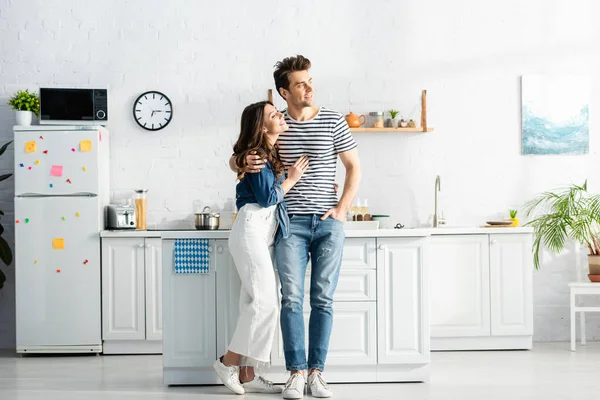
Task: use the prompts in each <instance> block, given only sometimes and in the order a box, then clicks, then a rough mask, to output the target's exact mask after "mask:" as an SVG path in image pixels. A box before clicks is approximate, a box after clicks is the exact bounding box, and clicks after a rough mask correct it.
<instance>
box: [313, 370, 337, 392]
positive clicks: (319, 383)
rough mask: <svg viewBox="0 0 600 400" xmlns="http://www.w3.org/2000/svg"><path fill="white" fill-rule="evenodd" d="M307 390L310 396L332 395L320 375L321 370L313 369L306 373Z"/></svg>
mask: <svg viewBox="0 0 600 400" xmlns="http://www.w3.org/2000/svg"><path fill="white" fill-rule="evenodd" d="M308 390H309V391H310V394H311V395H312V397H331V396H332V395H333V393H331V390H330V389H329V386H328V385H327V382H325V380H324V379H323V377H322V376H321V371H314V372H313V373H311V374H310V375H308Z"/></svg>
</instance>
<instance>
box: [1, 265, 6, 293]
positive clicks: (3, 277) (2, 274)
mask: <svg viewBox="0 0 600 400" xmlns="http://www.w3.org/2000/svg"><path fill="white" fill-rule="evenodd" d="M4 282H6V275H4V272H2V270H1V269H0V289H2V288H3V287H4Z"/></svg>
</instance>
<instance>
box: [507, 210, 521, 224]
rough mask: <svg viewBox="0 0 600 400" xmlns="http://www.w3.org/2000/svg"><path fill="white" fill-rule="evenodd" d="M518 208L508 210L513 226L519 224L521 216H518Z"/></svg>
mask: <svg viewBox="0 0 600 400" xmlns="http://www.w3.org/2000/svg"><path fill="white" fill-rule="evenodd" d="M517 212H518V211H517V210H508V214H509V215H510V220H511V221H512V222H513V223H512V225H511V226H519V218H517Z"/></svg>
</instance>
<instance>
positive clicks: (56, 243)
mask: <svg viewBox="0 0 600 400" xmlns="http://www.w3.org/2000/svg"><path fill="white" fill-rule="evenodd" d="M52 248H54V249H56V250H62V249H64V248H65V239H63V238H54V239H52Z"/></svg>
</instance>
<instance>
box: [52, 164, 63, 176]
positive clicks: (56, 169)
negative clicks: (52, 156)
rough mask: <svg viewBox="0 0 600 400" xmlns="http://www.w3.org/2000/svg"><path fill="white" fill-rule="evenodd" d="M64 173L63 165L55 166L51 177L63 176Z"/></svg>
mask: <svg viewBox="0 0 600 400" xmlns="http://www.w3.org/2000/svg"><path fill="white" fill-rule="evenodd" d="M62 173H63V167H62V165H53V166H52V168H51V169H50V175H51V176H62Z"/></svg>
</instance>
